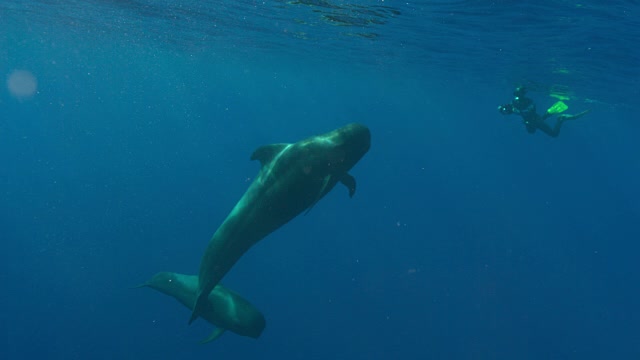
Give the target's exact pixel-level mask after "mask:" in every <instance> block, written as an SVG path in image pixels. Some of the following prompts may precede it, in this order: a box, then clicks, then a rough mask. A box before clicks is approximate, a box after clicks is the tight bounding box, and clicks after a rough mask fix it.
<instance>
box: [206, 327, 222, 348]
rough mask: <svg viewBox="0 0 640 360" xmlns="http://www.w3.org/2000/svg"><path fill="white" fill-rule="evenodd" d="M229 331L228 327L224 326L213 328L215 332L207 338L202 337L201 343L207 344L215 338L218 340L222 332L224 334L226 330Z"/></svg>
mask: <svg viewBox="0 0 640 360" xmlns="http://www.w3.org/2000/svg"><path fill="white" fill-rule="evenodd" d="M225 331H227V329H223V328H216V329H215V330H213V332H212V333H211V335H209V337H207V338H206V339H202V340H201V341H200V344H206V343H209V342H212V341H214V340H216V339H217V338H219V337H220V336H221V335H222V334H224V332H225Z"/></svg>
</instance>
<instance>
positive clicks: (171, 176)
mask: <svg viewBox="0 0 640 360" xmlns="http://www.w3.org/2000/svg"><path fill="white" fill-rule="evenodd" d="M151 3H153V4H155V6H156V7H155V8H154V9H156V10H157V9H159V11H158V13H162V14H165V12H164V11H163V9H169V8H171V9H174V10H175V7H176V4H175V3H173V5H171V6H173V7H167V8H163V6H169V5H166V4H162V3H161V2H140V3H136V2H122V3H114V4H115V5H111V4H109V3H108V2H98V1H96V2H86V4H83V3H74V2H69V3H67V4H66V5H65V6H66V7H65V6H62V5H61V4H60V3H58V4H56V3H55V2H27V3H23V4H22V5H18V3H15V4H14V3H12V2H3V4H2V5H0V10H1V11H2V12H0V14H2V15H0V20H2V21H3V22H4V23H5V24H8V25H7V27H6V28H5V29H4V30H2V32H0V39H1V42H0V60H1V61H0V74H3V76H8V74H10V73H11V72H12V71H13V70H15V69H22V70H28V71H30V72H31V73H33V74H34V76H36V78H37V79H38V93H37V94H36V95H34V96H33V97H30V98H22V99H18V98H15V97H13V96H11V94H10V93H9V91H8V90H7V88H6V87H5V86H4V85H3V87H2V90H0V164H1V166H0V185H1V189H0V190H1V191H0V229H1V230H0V231H1V232H0V237H1V244H2V249H1V250H2V251H1V252H0V254H1V255H0V256H1V257H0V260H1V263H2V268H1V270H2V271H1V272H0V279H1V280H2V286H3V290H2V291H1V292H0V294H1V295H0V308H1V309H2V310H1V311H0V316H1V318H0V320H1V321H0V324H1V325H0V326H1V329H0V331H2V334H3V335H2V337H1V338H2V340H3V342H4V343H2V344H0V358H3V359H36V358H46V359H88V358H92V359H146V358H155V359H178V358H188V357H215V358H216V359H227V358H234V359H249V358H257V357H262V358H280V359H303V358H304V359H329V358H337V359H347V358H349V359H390V358H399V359H424V358H433V359H515V358H517V359H602V358H621V359H633V358H638V357H640V330H638V324H639V323H640V314H639V312H638V310H637V304H638V303H639V302H640V288H639V286H638V284H639V283H640V270H639V269H638V265H637V264H638V263H637V259H638V256H637V254H638V251H639V250H640V247H639V246H638V245H637V241H638V239H640V230H638V221H639V220H640V205H639V200H640V190H638V184H639V183H640V157H639V156H638V155H639V154H640V151H639V150H638V146H637V140H636V136H637V134H638V131H639V130H640V126H639V125H638V122H637V115H636V114H635V112H634V110H635V106H637V95H638V86H637V85H638V79H639V78H640V72H639V71H638V63H637V62H636V60H637V59H638V58H639V57H638V50H637V49H635V48H634V47H633V46H631V45H625V44H626V43H625V42H624V41H621V42H619V43H616V42H610V41H608V40H607V39H613V38H621V39H622V40H624V39H625V37H634V36H635V35H638V27H636V26H635V25H636V24H635V23H636V22H637V21H636V20H635V19H637V18H638V6H637V5H635V4H631V3H629V4H627V5H619V4H618V5H616V6H613V7H611V6H608V5H607V4H608V3H607V4H599V2H595V1H594V2H587V3H585V4H583V5H580V6H579V7H578V8H579V10H580V11H584V12H582V13H576V14H573V13H569V14H566V13H565V14H563V15H562V16H560V15H559V17H558V18H553V19H559V20H558V21H563V20H562V19H565V20H566V21H567V24H568V25H569V26H568V27H567V29H573V31H575V33H576V34H582V35H583V36H581V37H580V36H578V38H579V39H576V37H572V38H571V39H572V40H573V42H563V41H562V40H559V39H560V38H561V37H560V35H558V33H557V32H555V30H553V31H552V30H545V29H543V28H538V27H536V26H535V25H537V24H538V22H542V23H544V22H545V21H552V20H549V17H547V16H543V15H548V14H550V13H551V10H552V9H554V8H553V6H552V5H551V4H546V5H545V3H544V2H536V4H540V5H539V6H540V8H537V9H536V8H533V7H527V6H524V7H523V8H513V6H512V5H509V3H508V2H504V3H501V2H494V3H492V5H491V7H488V8H481V5H479V4H478V3H477V2H474V1H469V2H466V3H465V2H458V3H452V4H453V5H451V4H448V5H445V4H433V3H430V4H429V5H427V4H424V5H420V4H417V5H415V4H414V5H411V6H410V5H407V4H389V3H386V4H385V5H389V6H397V7H398V8H400V9H401V10H402V14H401V15H399V16H397V17H393V18H391V19H389V20H388V23H386V24H373V25H371V26H370V28H372V29H370V28H362V29H360V28H359V30H358V31H374V32H376V33H378V34H379V35H380V37H379V38H378V39H377V40H376V39H374V40H371V39H369V38H359V37H353V36H349V35H345V33H346V32H347V31H348V30H344V29H345V27H335V26H331V24H327V23H324V22H321V21H319V20H317V19H316V18H315V17H314V16H315V15H314V13H313V11H312V9H313V8H311V9H310V8H309V7H306V6H298V7H296V8H295V9H294V10H291V8H290V7H287V6H288V5H286V4H285V3H278V4H279V6H280V7H275V9H281V8H282V11H283V12H285V14H286V15H289V14H290V13H291V12H292V11H295V12H296V13H297V14H298V15H297V16H299V17H307V18H308V19H316V20H308V21H315V22H314V23H313V24H311V25H313V26H311V25H310V26H309V27H308V28H305V29H306V31H307V33H306V35H305V36H307V39H304V38H303V37H302V35H300V36H297V37H291V38H284V39H283V38H282V37H281V36H282V34H284V33H286V32H285V31H281V32H278V31H275V30H274V31H273V32H271V33H270V32H268V31H258V32H251V31H250V30H248V29H247V28H245V27H244V26H245V25H244V23H243V22H242V21H238V22H233V21H231V22H230V23H229V24H224V26H225V27H224V29H225V30H226V33H224V31H223V34H222V35H225V36H227V35H228V37H223V38H222V39H221V40H211V39H208V40H202V43H200V42H199V40H197V39H198V38H199V37H198V36H197V35H198V34H200V32H198V31H199V30H197V29H200V28H207V24H209V23H208V22H206V21H205V19H204V18H197V17H193V20H192V21H193V23H189V24H191V25H189V27H188V28H186V29H185V28H182V27H180V26H184V23H183V22H177V21H176V22H173V20H166V19H173V18H171V17H170V16H166V17H160V16H157V17H156V18H155V19H161V20H162V21H165V20H166V21H165V22H160V24H159V25H158V24H156V23H155V22H153V21H151V20H150V18H139V16H140V14H142V12H141V11H140V10H141V9H143V10H145V12H144V14H147V13H151V10H150V7H149V6H150V5H148V4H151ZM560 3H561V6H565V7H568V8H574V9H575V8H576V6H575V4H570V3H566V2H560ZM24 4H28V6H27V5H24ZM51 4H54V5H51ZM69 4H74V5H75V6H72V5H69ZM123 4H128V5H130V7H127V6H123ZM141 4H147V5H144V6H142V5H141ZM225 4H226V5H227V6H231V5H229V3H225ZM239 4H241V5H242V4H244V3H239ZM363 4H367V3H364V2H363ZM523 4H527V2H523ZM244 5H246V8H245V9H254V11H255V12H254V13H249V15H250V16H254V17H255V18H256V19H257V20H256V23H257V22H261V23H264V24H271V25H273V27H274V28H278V29H280V27H282V28H286V26H285V25H282V22H285V23H286V21H285V20H283V19H279V20H277V21H276V20H272V19H273V17H275V15H273V14H274V13H269V14H270V16H272V17H270V16H265V18H266V19H264V18H262V17H260V16H259V15H260V14H263V12H261V10H260V9H258V10H255V8H254V7H253V6H254V4H252V3H251V4H244ZM367 5H370V4H367ZM30 6H31V7H30ZM184 6H185V8H188V7H189V6H192V7H193V6H196V5H194V4H189V3H188V2H185V5H184ZM198 6H201V7H203V8H206V4H205V5H202V4H200V5H198ZM237 6H240V5H237ZM473 6H476V8H475V9H474V8H473ZM544 6H548V7H547V8H544ZM203 8H199V11H201V12H202V13H206V11H205V10H203ZM105 9H109V10H110V11H105ZM174 10H172V11H174ZM209 10H211V9H209ZM241 10H242V8H241ZM211 11H213V10H211ZM235 11H238V12H230V13H229V14H228V17H229V18H233V19H236V18H239V14H240V13H241V11H240V10H235ZM167 12H169V11H168V10H167ZM214 12H215V11H214ZM613 13H615V14H617V16H621V19H615V20H616V21H615V24H617V27H611V28H610V29H608V30H607V31H610V32H611V33H610V34H608V33H606V32H605V30H603V29H605V28H606V26H605V24H607V23H608V21H609V20H611V21H612V23H613V20H612V19H611V18H610V16H611V14H613ZM61 14H64V16H62V15H61ZM154 14H155V13H154ZM278 14H281V13H278ZM438 14H439V15H438ZM487 14H493V15H495V16H494V17H493V18H492V19H485V18H484V15H487ZM523 14H525V15H523ZM245 15H246V14H245ZM518 16H520V17H518ZM283 17H284V16H283ZM138 18H139V20H140V22H135V21H133V20H135V19H138ZM96 19H98V20H96ZM100 19H102V20H100ZM114 19H115V20H114ZM118 19H121V21H120V22H118V21H116V20H118ZM132 19H133V20H132ZM286 19H288V18H286ZM428 19H432V20H434V22H433V24H435V25H434V27H433V29H435V30H439V31H440V33H439V32H437V31H436V32H432V31H427V30H429V29H428V28H427V25H424V24H426V22H427V20H428ZM500 19H503V20H504V19H507V20H508V19H512V20H513V19H515V20H513V21H511V20H509V21H507V20H505V22H504V23H502V26H503V30H504V29H508V28H509V27H517V24H518V21H520V22H521V21H524V20H527V21H529V22H530V23H528V24H529V25H530V26H525V27H524V28H523V29H524V30H522V32H521V35H519V38H518V39H515V40H514V42H513V43H510V44H509V45H508V46H504V48H505V49H508V50H505V52H504V55H503V56H502V55H500V53H499V52H496V51H497V50H496V49H494V48H491V47H483V46H478V42H481V43H483V44H496V46H497V47H501V46H502V45H507V44H502V43H501V41H503V40H505V39H507V38H508V37H509V36H505V32H504V31H495V32H493V31H490V30H491V29H492V28H491V26H490V24H494V25H495V24H496V23H495V22H496V21H497V20H500ZM567 19H568V20H567ZM625 19H633V20H630V21H627V22H624V21H622V20H625ZM82 20H85V21H86V22H83V21H82ZM90 20H91V21H90ZM435 20H437V21H435ZM114 21H115V22H114ZM158 21H160V20H158ZM243 21H244V20H243ZM288 21H291V19H289V20H288ZM194 24H195V25H194ZM291 24H293V25H291V26H301V25H300V22H293V21H291ZM430 24H431V23H430ZM472 25H473V26H472ZM525 25H527V24H525ZM234 26H235V27H234ZM625 26H626V27H625ZM469 27H470V28H469ZM499 27H500V26H497V25H496V28H499ZM221 28H222V25H221ZM347 29H348V28H347ZM233 30H235V31H233ZM493 30H495V28H493ZM221 31H222V30H221ZM243 31H245V33H244V36H243V35H241V34H243V33H242V32H243ZM545 31H546V32H545ZM142 34H144V36H143V35H142ZM158 34H160V35H158ZM239 34H240V35H239ZM634 34H635V35H634ZM511 36H515V35H513V33H512V35H511ZM447 37H448V38H447ZM516 37H517V36H516ZM638 38H640V37H635V39H636V40H637V39H638ZM194 39H196V40H194ZM201 39H202V38H201ZM224 39H227V40H224ZM238 39H243V40H244V41H243V42H239V41H238ZM265 39H270V40H272V41H273V43H274V44H271V43H270V44H271V45H265ZM322 39H325V40H326V41H327V43H329V45H325V44H326V43H324V42H323V41H322ZM434 39H435V40H434ZM169 40H172V41H169ZM445 40H446V41H445ZM492 40H493V41H492ZM505 41H506V40H505ZM580 41H583V43H580ZM439 43H442V44H445V43H446V44H448V46H449V47H448V48H446V49H441V52H438V51H436V50H435V48H436V47H437V46H435V44H439ZM559 43H562V45H558V44H559ZM604 43H607V44H608V47H606V48H605V47H603V46H600V45H601V44H604ZM514 44H520V45H521V47H514V46H512V45H514ZM531 44H534V45H536V44H542V45H549V46H550V47H549V48H544V47H540V48H535V46H534V49H532V48H531ZM554 44H555V45H554ZM571 44H573V45H571ZM178 45H183V46H178ZM187 45H188V46H187ZM554 46H555V47H554ZM572 46H573V47H572ZM617 46H628V47H627V48H623V47H619V48H616V47H617ZM590 47H593V49H594V50H593V52H594V53H593V54H589V55H585V54H584V52H585V51H587V50H585V49H587V48H590ZM297 49H298V50H299V53H298V52H297V51H298V50H297ZM598 49H599V50H598ZM530 51H534V52H535V53H536V54H537V55H539V56H538V57H537V58H532V57H530V56H529V54H528V53H529V52H530ZM589 51H591V50H589ZM616 54H619V57H618V58H616V57H615V56H616ZM494 57H495V58H497V59H502V60H501V61H498V62H493V61H491V59H492V58H494ZM563 69H564V70H566V69H568V70H567V71H566V72H564V71H556V70H563ZM602 69H609V71H608V72H603V71H601V70H602ZM518 83H528V84H533V85H532V88H533V89H534V91H532V93H531V96H532V97H533V98H534V99H535V100H536V101H537V102H538V104H539V109H544V108H546V107H547V106H549V105H551V104H552V103H553V102H554V101H555V100H554V99H553V98H551V97H549V96H548V90H549V89H550V88H551V87H552V86H553V85H558V84H560V85H563V86H566V87H568V88H569V93H570V95H571V97H572V100H569V101H568V104H569V106H570V109H569V111H568V112H569V113H571V112H574V111H576V112H577V111H581V110H583V109H587V108H590V109H591V110H592V112H591V113H590V114H588V115H586V116H585V117H584V118H582V119H580V120H577V121H575V122H568V123H566V125H565V126H564V127H563V129H562V133H561V135H560V137H559V138H558V139H551V138H548V137H547V136H545V135H544V134H542V133H537V134H535V135H530V134H528V133H526V131H525V129H524V126H523V125H522V124H521V122H520V120H519V119H518V118H516V117H503V116H501V115H499V114H498V113H497V112H496V106H497V105H498V104H501V103H505V102H508V101H509V100H510V97H511V92H512V89H513V87H514V86H515V85H516V84H518ZM353 121H357V122H361V123H364V124H366V125H368V126H369V127H370V128H371V131H372V137H373V138H372V148H371V150H370V152H369V153H368V154H367V155H366V156H365V157H364V158H363V160H362V161H361V162H360V163H359V164H358V165H357V166H356V167H355V168H354V169H353V171H352V174H353V175H354V176H355V177H356V179H357V181H358V190H357V193H356V195H355V197H354V198H353V199H349V198H348V196H347V192H346V190H345V189H344V188H342V187H337V188H336V189H335V190H334V191H333V192H332V193H330V194H329V195H328V196H327V197H326V198H325V199H323V200H322V201H321V202H320V203H319V204H318V205H317V206H316V207H315V208H314V209H313V210H312V211H311V212H310V213H309V214H308V215H306V216H301V217H299V218H297V219H295V220H293V221H291V222H290V223H289V224H287V225H286V226H284V227H283V228H281V229H279V230H278V231H277V232H275V233H273V234H272V235H270V236H269V237H268V238H266V239H265V240H264V241H262V242H260V243H259V244H258V245H257V246H255V247H254V248H253V249H252V250H251V251H250V252H249V253H247V254H246V255H245V256H244V257H243V258H242V259H241V261H240V262H239V263H238V264H237V266H236V267H234V269H233V271H232V272H230V273H229V274H228V275H227V277H225V279H224V281H223V283H224V284H225V285H227V286H228V287H230V288H232V289H234V290H236V291H238V292H240V293H241V294H242V295H243V296H245V297H246V298H248V299H249V300H250V301H251V302H253V303H254V304H255V305H256V306H257V307H258V308H260V309H261V310H262V311H263V312H264V313H265V316H266V318H267V328H266V330H265V332H264V333H263V335H262V337H261V338H260V339H258V340H253V339H249V338H242V337H239V336H237V335H235V334H231V333H229V334H226V335H225V336H223V337H222V338H221V339H219V340H218V341H216V342H215V343H213V344H208V345H206V346H205V345H199V344H198V343H197V342H198V340H200V339H202V338H204V337H206V336H207V335H208V334H209V332H210V331H211V326H210V325H209V324H206V323H205V322H204V321H198V322H196V323H195V324H194V325H193V326H191V327H188V326H187V325H186V323H187V320H188V317H189V311H188V309H186V308H184V307H182V306H181V305H179V304H178V303H177V302H176V301H175V300H173V299H171V298H169V297H166V296H163V295H160V294H159V293H156V292H153V291H150V290H144V289H143V290H133V289H130V287H131V286H134V285H137V284H139V283H141V282H143V281H146V280H147V279H148V278H149V277H150V276H151V275H153V274H154V273H155V272H158V271H176V272H182V273H196V272H197V270H198V266H199V261H200V257H201V254H202V251H203V250H204V248H205V246H206V244H207V241H208V240H209V238H210V236H211V235H212V234H213V232H214V231H215V229H216V227H217V226H218V225H219V224H220V222H221V221H222V220H223V219H224V217H225V216H226V215H227V213H228V212H229V210H230V209H231V208H232V207H233V205H234V204H235V202H236V201H237V200H238V199H239V198H240V196H241V195H242V193H243V192H244V191H245V190H246V188H247V186H248V184H249V182H250V181H251V179H252V177H253V176H255V174H256V173H257V171H258V163H254V162H250V161H249V159H248V158H249V156H250V154H251V153H252V152H253V150H254V149H255V148H257V147H258V146H261V145H264V144H268V143H275V142H293V141H297V140H300V139H302V138H305V137H307V136H310V135H314V134H318V133H322V132H326V131H329V130H332V129H334V128H336V127H339V126H342V125H344V124H345V123H348V122H353Z"/></svg>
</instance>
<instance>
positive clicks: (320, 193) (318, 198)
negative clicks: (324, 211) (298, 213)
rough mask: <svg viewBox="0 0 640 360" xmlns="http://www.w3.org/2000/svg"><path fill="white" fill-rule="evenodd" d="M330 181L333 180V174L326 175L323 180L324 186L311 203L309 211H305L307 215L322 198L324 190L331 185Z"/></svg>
mask: <svg viewBox="0 0 640 360" xmlns="http://www.w3.org/2000/svg"><path fill="white" fill-rule="evenodd" d="M329 181H331V175H327V176H325V177H324V180H323V181H322V186H321V187H320V192H319V193H318V196H316V199H315V200H313V202H312V203H311V205H309V209H307V211H306V212H305V213H304V214H305V215H307V214H308V213H309V211H311V209H313V207H314V206H316V204H317V203H318V201H320V199H322V195H324V192H325V191H327V186H328V185H329Z"/></svg>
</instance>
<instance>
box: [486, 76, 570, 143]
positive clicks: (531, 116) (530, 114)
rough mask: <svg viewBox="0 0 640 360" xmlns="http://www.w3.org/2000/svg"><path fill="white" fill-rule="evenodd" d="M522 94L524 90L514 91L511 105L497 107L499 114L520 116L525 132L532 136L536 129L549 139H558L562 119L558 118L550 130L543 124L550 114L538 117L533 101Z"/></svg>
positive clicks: (547, 125) (549, 127)
mask: <svg viewBox="0 0 640 360" xmlns="http://www.w3.org/2000/svg"><path fill="white" fill-rule="evenodd" d="M524 94H525V90H524V89H522V88H518V89H516V91H515V92H514V93H513V95H514V96H515V97H514V98H513V100H512V101H511V104H508V105H502V106H499V107H498V110H499V111H500V113H502V114H503V115H509V114H513V113H515V114H518V115H520V116H522V120H523V122H524V126H525V127H526V128H527V132H529V133H530V134H533V133H534V132H536V130H537V129H540V130H542V132H544V133H545V134H547V135H549V136H551V137H558V134H560V127H561V126H562V123H563V122H564V118H563V117H560V118H558V119H557V120H556V124H555V126H554V127H553V128H551V126H549V124H547V123H545V122H544V121H545V120H546V119H548V118H549V117H550V116H551V114H549V113H547V112H545V113H544V115H542V116H540V115H538V113H537V112H536V104H535V103H534V102H533V100H531V99H529V98H528V97H526V96H524Z"/></svg>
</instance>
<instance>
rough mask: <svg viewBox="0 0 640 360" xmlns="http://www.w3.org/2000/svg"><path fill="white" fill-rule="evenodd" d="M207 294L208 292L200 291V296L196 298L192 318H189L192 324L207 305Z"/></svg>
mask: <svg viewBox="0 0 640 360" xmlns="http://www.w3.org/2000/svg"><path fill="white" fill-rule="evenodd" d="M207 296H208V294H205V293H204V292H202V291H200V292H199V293H198V298H197V299H196V303H195V304H194V305H193V312H191V318H189V325H191V323H192V322H194V321H195V320H196V319H197V318H198V317H199V316H200V315H199V314H200V313H201V312H202V309H203V308H204V306H205V305H206V302H207Z"/></svg>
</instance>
